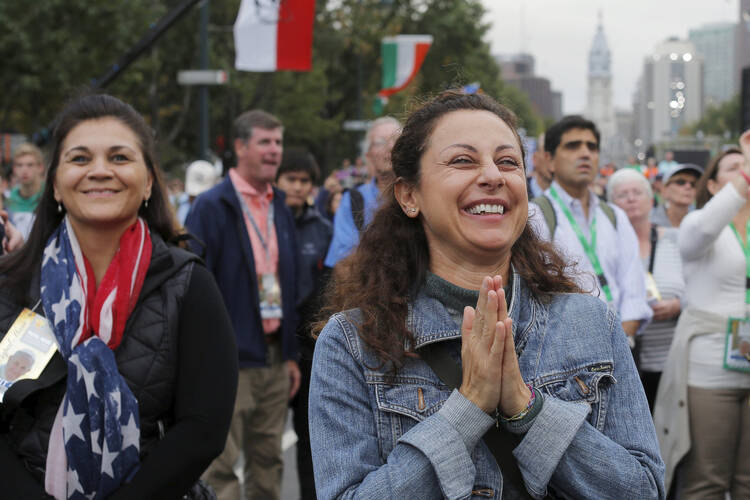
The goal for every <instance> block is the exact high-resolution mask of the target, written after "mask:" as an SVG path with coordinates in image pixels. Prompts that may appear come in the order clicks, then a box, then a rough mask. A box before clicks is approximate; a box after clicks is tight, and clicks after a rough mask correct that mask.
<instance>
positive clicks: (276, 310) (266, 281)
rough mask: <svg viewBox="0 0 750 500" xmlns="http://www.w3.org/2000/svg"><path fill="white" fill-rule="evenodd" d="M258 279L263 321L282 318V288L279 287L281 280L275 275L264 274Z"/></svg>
mask: <svg viewBox="0 0 750 500" xmlns="http://www.w3.org/2000/svg"><path fill="white" fill-rule="evenodd" d="M258 278H259V279H258V297H259V298H260V317H261V318H262V319H279V318H281V317H282V313H281V286H279V280H277V279H276V275H275V274H274V273H264V274H262V275H261V276H259V277H258Z"/></svg>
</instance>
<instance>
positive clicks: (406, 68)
mask: <svg viewBox="0 0 750 500" xmlns="http://www.w3.org/2000/svg"><path fill="white" fill-rule="evenodd" d="M430 45H432V36H430V35H397V36H389V37H386V38H383V43H382V45H381V47H380V55H381V57H382V59H383V90H381V91H380V92H378V96H379V97H380V98H381V100H385V99H387V98H388V96H391V95H393V94H395V93H396V92H399V91H401V90H403V89H405V88H406V86H407V85H409V84H410V83H411V82H412V80H414V77H415V76H417V73H418V72H419V68H420V67H422V62H423V61H424V58H425V56H426V55H427V51H428V50H430Z"/></svg>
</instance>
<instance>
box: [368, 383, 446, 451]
mask: <svg viewBox="0 0 750 500" xmlns="http://www.w3.org/2000/svg"><path fill="white" fill-rule="evenodd" d="M373 385H374V390H375V400H376V402H377V405H378V417H377V418H378V435H379V439H380V445H381V452H382V453H383V457H384V458H385V457H387V456H388V455H389V454H390V452H391V450H393V447H394V446H395V445H396V442H397V441H398V440H399V438H400V437H401V436H403V435H404V434H405V433H406V432H408V431H409V429H411V428H412V427H414V426H415V425H417V424H418V423H419V422H421V421H423V420H424V419H426V418H427V417H429V416H430V415H432V414H434V413H436V412H437V411H439V410H440V408H442V406H443V403H445V401H446V400H447V399H448V397H449V396H450V394H451V393H450V391H449V390H448V388H447V387H444V386H443V387H440V386H437V385H436V384H434V383H432V382H430V381H428V380H425V379H421V378H414V379H410V380H408V381H405V380H398V381H393V383H392V384H391V383H382V382H379V383H375V384H373Z"/></svg>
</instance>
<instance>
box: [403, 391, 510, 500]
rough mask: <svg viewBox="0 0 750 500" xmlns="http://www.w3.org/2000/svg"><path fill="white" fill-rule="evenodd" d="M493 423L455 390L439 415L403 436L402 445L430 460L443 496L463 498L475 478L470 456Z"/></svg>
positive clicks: (433, 416) (468, 492) (491, 419)
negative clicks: (414, 449)
mask: <svg viewBox="0 0 750 500" xmlns="http://www.w3.org/2000/svg"><path fill="white" fill-rule="evenodd" d="M494 422H495V420H494V419H493V418H492V417H491V416H489V415H487V414H486V413H485V412H483V411H482V410H481V409H479V408H478V407H477V406H476V405H475V404H474V403H472V402H471V401H469V400H468V399H466V398H465V397H463V395H461V394H460V393H459V392H458V391H457V390H454V391H453V393H451V395H450V397H449V398H448V399H447V400H446V401H445V403H444V404H443V407H442V408H441V409H440V411H438V412H437V413H436V414H434V415H432V416H431V417H429V418H428V419H427V420H425V421H423V422H422V423H421V424H419V425H417V426H415V427H414V428H412V429H411V430H410V431H408V432H407V433H406V434H404V435H403V436H401V438H400V439H399V442H400V443H405V444H409V445H411V446H414V447H415V448H416V449H418V450H419V451H421V452H422V453H423V454H424V455H425V456H426V457H427V459H428V460H429V461H430V463H431V464H432V467H433V468H434V470H435V475H436V476H437V478H438V481H439V482H440V488H441V490H442V492H443V495H445V496H446V497H447V498H463V497H466V496H468V495H469V494H470V493H471V487H472V485H473V484H474V476H475V474H476V469H475V467H474V463H473V462H472V460H471V452H472V451H473V450H474V447H475V446H476V445H477V443H478V442H479V440H480V439H481V438H482V436H483V435H484V433H485V432H487V430H488V429H489V428H490V427H491V426H492V425H493V424H494ZM461 443H463V446H461Z"/></svg>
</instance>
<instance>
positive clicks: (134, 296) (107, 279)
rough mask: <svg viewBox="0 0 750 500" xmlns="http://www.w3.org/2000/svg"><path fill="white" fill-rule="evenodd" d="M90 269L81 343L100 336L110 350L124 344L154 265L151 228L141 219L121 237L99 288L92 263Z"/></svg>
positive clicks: (86, 263)
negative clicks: (131, 317)
mask: <svg viewBox="0 0 750 500" xmlns="http://www.w3.org/2000/svg"><path fill="white" fill-rule="evenodd" d="M83 261H84V264H85V266H86V275H87V278H88V279H87V280H86V310H87V311H86V314H85V315H84V318H85V323H84V325H83V332H82V335H81V339H80V340H79V342H78V343H79V344H80V343H81V342H83V341H84V340H86V339H87V338H89V337H91V335H96V336H98V337H99V338H101V339H102V340H103V341H104V343H106V344H107V346H109V348H110V349H113V350H114V349H116V348H117V346H119V345H120V341H122V334H123V332H124V331H125V323H126V322H127V321H128V316H130V313H131V312H132V311H133V309H134V308H135V304H136V302H137V301H138V295H139V294H140V293H141V288H143V281H144V280H145V278H146V271H148V266H149V264H150V263H151V235H150V234H149V231H148V225H147V224H146V223H145V222H144V221H143V219H140V218H139V219H138V220H137V221H136V222H135V223H134V224H133V225H132V226H130V227H129V228H127V229H126V230H125V232H124V233H123V235H122V236H121V237H120V247H119V248H118V249H117V252H116V253H115V256H114V257H113V258H112V262H110V264H109V267H107V271H106V272H105V273H104V277H103V278H102V282H101V283H100V284H99V288H97V286H96V278H95V276H94V270H93V268H92V267H91V263H90V262H89V260H88V259H87V258H86V256H85V255H84V256H83Z"/></svg>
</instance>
